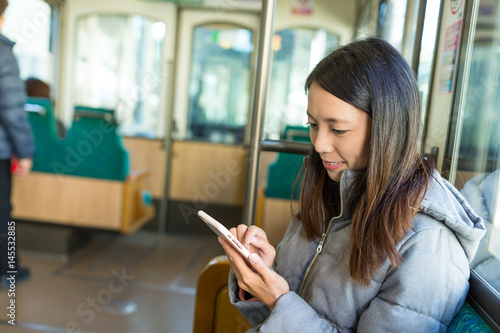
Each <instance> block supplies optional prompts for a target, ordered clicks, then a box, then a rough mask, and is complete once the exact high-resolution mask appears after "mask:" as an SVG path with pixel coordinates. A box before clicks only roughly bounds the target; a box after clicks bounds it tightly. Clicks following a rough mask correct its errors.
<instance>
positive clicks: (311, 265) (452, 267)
mask: <svg viewBox="0 0 500 333" xmlns="http://www.w3.org/2000/svg"><path fill="white" fill-rule="evenodd" d="M355 172H356V171H351V170H347V171H345V172H344V173H343V175H342V179H341V195H342V212H341V215H340V216H339V217H336V218H333V219H332V220H331V221H330V226H329V228H328V230H327V236H326V238H325V240H324V244H323V248H322V250H321V251H320V253H317V251H316V249H317V246H318V240H316V241H309V240H308V239H307V238H306V236H305V233H304V230H303V228H302V224H301V223H300V221H297V220H296V219H294V220H292V222H291V223H290V225H289V227H288V230H287V232H286V234H285V236H284V238H283V240H282V241H281V243H280V244H279V245H278V247H277V249H276V250H277V253H276V258H275V261H274V266H273V269H274V270H275V271H276V272H278V273H279V274H280V275H281V276H283V278H285V280H287V282H288V284H289V286H290V291H289V292H287V293H286V294H284V295H282V296H281V297H280V298H279V299H278V301H277V302H276V305H275V307H274V309H273V311H269V309H268V308H267V307H266V306H265V305H263V304H262V303H261V302H258V301H247V302H241V301H239V300H238V298H237V288H238V286H237V282H236V279H235V276H234V273H231V274H230V277H229V288H230V292H229V293H230V297H231V301H232V302H233V304H235V305H236V307H237V308H238V310H240V312H241V313H242V314H243V315H244V316H245V317H246V318H247V319H248V320H249V322H250V323H251V324H252V325H255V326H256V327H254V328H253V329H251V331H252V332H253V331H256V332H270V333H271V332H272V333H279V332H286V333H293V332H301V333H309V332H310V333H313V332H314V333H320V332H321V333H326V332H332V333H333V332H353V331H357V332H383V333H387V332H412V333H415V332H422V333H423V332H425V333H429V332H446V329H447V326H448V324H449V323H450V321H451V320H452V318H453V317H454V315H455V314H456V313H457V312H458V311H459V309H460V307H461V306H462V304H463V302H464V300H465V296H466V293H467V290H468V287H469V284H468V279H469V273H470V272H469V263H470V261H471V260H472V258H473V257H474V255H475V253H476V250H477V247H478V244H479V240H480V239H481V237H482V236H483V235H484V233H485V227H484V224H483V221H482V219H481V218H480V217H479V216H477V215H476V214H475V213H474V212H473V211H472V209H471V208H470V206H469V205H468V203H467V202H466V201H465V200H464V198H463V197H462V196H461V195H460V193H459V192H458V191H457V190H456V189H455V188H454V187H453V186H452V185H451V184H450V183H448V182H447V181H446V180H444V179H443V178H441V176H440V175H439V174H438V173H437V172H434V174H433V177H431V181H430V183H429V189H428V191H427V194H426V196H425V198H424V200H423V202H422V204H421V206H420V210H419V212H418V213H417V214H416V216H415V218H414V220H413V228H412V229H411V230H410V231H409V232H408V233H407V234H406V235H405V237H404V238H403V239H402V240H401V241H400V242H399V243H398V245H397V249H398V251H399V253H400V254H401V256H402V257H403V258H404V259H403V261H402V262H401V263H400V264H399V266H398V267H396V268H394V267H392V266H391V265H390V263H389V262H388V260H387V262H386V263H385V264H384V265H383V266H382V267H381V268H380V269H379V271H378V273H377V274H375V275H374V276H373V277H372V281H371V284H370V285H369V286H368V287H361V286H359V285H358V284H356V283H355V282H354V281H353V280H352V278H351V276H350V275H349V249H350V234H351V227H350V226H351V219H350V216H349V213H348V212H347V209H345V207H346V203H348V201H349V197H348V192H347V189H348V188H349V187H350V185H351V184H352V181H353V175H354V173H355Z"/></svg>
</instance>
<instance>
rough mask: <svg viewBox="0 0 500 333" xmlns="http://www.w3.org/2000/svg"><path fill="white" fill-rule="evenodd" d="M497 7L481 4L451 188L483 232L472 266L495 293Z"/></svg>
mask: <svg viewBox="0 0 500 333" xmlns="http://www.w3.org/2000/svg"><path fill="white" fill-rule="evenodd" d="M499 22H500V6H499V4H498V2H492V1H484V0H481V2H480V9H479V16H478V20H477V26H476V34H475V39H474V46H473V51H472V61H471V68H470V75H469V78H468V89H467V95H466V102H465V109H464V116H463V121H462V124H461V125H462V127H461V136H460V142H459V158H458V167H457V169H458V171H457V174H456V180H457V181H456V184H455V185H456V186H457V187H458V188H462V184H463V188H462V189H461V192H462V193H463V194H464V196H465V197H466V199H467V201H468V202H469V203H470V204H471V206H472V208H473V209H474V210H475V211H476V212H477V213H478V214H479V215H480V216H481V217H482V218H483V219H484V221H485V224H486V227H487V229H488V230H487V234H486V235H485V237H484V238H483V239H482V241H481V244H480V247H479V250H478V253H477V255H476V257H475V258H474V261H473V262H472V263H471V267H472V268H473V269H474V270H476V271H477V272H478V273H479V274H480V275H481V276H482V277H483V278H484V279H485V280H486V281H487V282H488V283H490V284H491V285H492V286H493V287H494V288H496V290H497V291H498V290H500V260H499V257H500V180H499V173H500V131H499V129H500V116H499V113H498V110H499V109H500V85H499V82H500V61H499V60H500V38H499V36H500V23H499Z"/></svg>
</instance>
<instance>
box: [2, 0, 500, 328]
mask: <svg viewBox="0 0 500 333" xmlns="http://www.w3.org/2000/svg"><path fill="white" fill-rule="evenodd" d="M1 32H2V34H4V35H5V36H7V37H8V38H9V39H11V40H13V41H15V42H16V46H15V48H14V53H15V55H16V58H17V60H18V63H19V67H20V76H21V78H22V79H23V80H24V81H25V82H26V89H27V94H28V97H27V100H26V104H25V111H26V112H27V114H28V118H29V121H30V124H31V127H32V130H33V134H34V138H35V144H36V152H35V155H34V157H33V169H32V172H31V174H30V175H29V176H28V177H26V178H25V179H14V180H13V189H12V198H11V201H12V207H13V210H12V219H13V221H14V222H15V237H16V246H17V248H18V257H19V260H20V265H21V266H23V267H27V268H29V271H30V277H29V278H28V279H26V280H25V281H19V282H18V283H16V286H15V290H14V293H9V292H8V291H9V288H8V285H7V286H2V289H0V305H1V306H0V308H2V309H4V310H3V312H4V314H0V331H1V332H19V333H21V332H22V333H24V332H30V333H36V332H51V333H62V332H82V333H107V332H123V333H128V332H130V333H132V332H144V333H147V332H169V333H170V332H171V333H185V332H243V331H244V330H245V329H246V328H248V323H247V322H245V321H244V320H243V319H242V318H239V317H237V314H235V315H234V316H233V315H231V316H229V315H226V316H224V314H222V315H221V314H220V312H219V313H217V312H216V311H214V309H213V308H215V307H216V305H217V304H218V303H220V302H222V303H224V300H227V297H226V298H224V299H223V300H219V299H217V300H216V301H213V302H212V303H210V302H209V303H202V301H203V300H202V299H201V298H202V296H199V295H201V292H203V291H204V290H206V289H210V288H211V286H212V285H213V286H214V287H215V286H216V285H218V283H221V285H223V284H224V283H225V281H224V279H225V278H226V277H227V271H226V270H227V269H228V264H227V260H226V262H225V263H224V260H225V258H224V257H221V256H222V255H223V253H224V252H223V250H222V248H221V247H220V244H219V243H218V242H217V239H216V236H215V235H214V233H213V232H212V231H211V230H210V229H209V228H208V227H207V226H206V225H205V224H204V223H203V222H202V221H201V220H200V219H199V217H198V216H197V211H198V210H204V211H206V212H208V213H209V214H211V215H212V216H213V217H215V218H217V219H218V220H219V221H220V222H221V223H222V224H224V225H225V226H226V227H228V228H229V227H233V226H236V225H238V224H240V223H246V224H255V225H258V226H260V227H261V228H263V229H264V230H265V231H266V233H267V234H268V238H269V240H270V242H271V243H272V244H273V245H275V246H276V245H277V244H278V243H279V241H280V240H281V238H282V236H283V234H284V232H285V230H286V227H287V225H288V223H289V221H290V219H291V217H292V212H293V211H294V210H295V209H296V207H297V206H296V205H297V191H296V187H295V186H294V185H295V178H296V177H297V174H298V171H299V169H300V167H301V166H302V163H303V158H304V155H305V154H306V153H307V151H308V150H309V149H310V147H311V144H310V139H309V129H308V127H307V125H306V122H307V117H306V113H305V110H306V105H307V96H306V94H305V92H304V83H305V78H306V77H307V74H308V73H309V72H310V71H311V69H312V68H314V66H315V65H316V64H317V63H318V61H319V60H320V59H321V58H322V57H323V56H324V55H325V54H327V53H328V52H329V51H331V50H334V49H335V48H337V47H339V46H341V45H343V44H346V43H348V42H350V41H352V40H354V39H357V38H363V37H367V36H378V37H380V38H383V39H385V40H387V41H388V42H390V43H391V44H392V45H393V46H394V47H395V48H397V49H398V50H399V51H400V52H401V54H402V55H403V56H404V58H405V59H406V60H407V61H408V63H409V64H410V65H411V67H412V69H413V70H414V71H415V74H416V77H417V81H418V84H419V89H420V95H421V100H422V106H423V110H424V112H423V115H422V119H421V121H422V129H423V130H422V133H421V148H422V150H423V151H424V152H425V153H427V154H429V155H431V156H432V157H433V159H434V160H435V162H436V168H437V170H438V171H439V172H440V173H441V174H442V175H444V176H445V177H446V178H447V179H448V180H449V181H450V182H451V183H452V184H453V185H454V186H455V187H456V188H457V189H458V190H459V191H461V193H462V194H463V195H464V196H465V197H466V199H467V200H468V201H469V203H470V204H471V206H472V207H473V208H474V210H475V211H476V212H477V213H478V214H479V215H480V216H481V217H482V218H483V219H484V221H485V224H486V227H487V234H486V236H485V237H484V238H483V240H482V241H481V245H480V248H479V251H478V254H477V255H476V258H475V260H474V261H473V262H472V263H471V272H472V275H471V287H470V291H469V294H468V297H467V304H470V306H471V309H473V310H472V312H473V313H474V315H475V316H476V317H475V318H477V322H481V325H483V326H482V327H484V330H482V331H480V332H488V331H493V332H500V293H499V292H500V177H499V170H500V136H499V135H500V134H499V133H500V131H499V129H500V113H499V110H500V84H499V82H500V1H498V0H441V1H427V0H356V1H340V0H100V1H97V0H11V1H10V2H9V6H8V7H7V11H6V19H5V23H4V25H3V27H2V31H1ZM495 128H496V130H495ZM209 263H212V265H215V266H216V265H218V264H220V263H222V266H221V267H222V268H221V269H222V270H220V271H215V272H216V273H215V278H214V280H210V281H218V282H203V281H201V278H202V277H203V276H205V275H204V274H205V273H204V272H208V271H207V269H208V267H209V266H207V265H208V264H209ZM219 268H220V267H219ZM217 272H218V273H217ZM220 272H222V273H220ZM224 274H226V275H224ZM221 276H222V277H223V278H222V280H221ZM221 281H222V282H221ZM4 282H5V281H4ZM203 283H205V284H203ZM198 286H202V287H198ZM221 290H222V289H221ZM225 295H226V296H227V291H226V294H225ZM217 297H222V296H220V295H219V296H217ZM13 301H14V302H13ZM226 303H227V302H226ZM11 304H15V311H13V312H12V311H11V310H9V308H8V307H9V306H10V305H11ZM207 304H208V305H207ZM225 306H226V307H228V305H227V304H226V305H225ZM228 311H235V310H234V309H229V310H228ZM12 313H14V315H13V316H12ZM232 313H233V312H231V314H232ZM9 314H10V316H9ZM208 317H210V318H208ZM212 317H213V318H212ZM227 317H232V318H233V322H232V323H231V324H228V323H227V320H228V318H227ZM200 318H201V319H200ZM214 318H215V319H214ZM13 323H15V325H13ZM207 325H208V327H209V328H207ZM231 325H232V326H231ZM457 332H458V330H457ZM476 332H477V331H476Z"/></svg>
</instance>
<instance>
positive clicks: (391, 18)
mask: <svg viewBox="0 0 500 333" xmlns="http://www.w3.org/2000/svg"><path fill="white" fill-rule="evenodd" d="M406 2H407V1H406V0H390V1H388V0H382V1H380V6H379V20H378V22H377V23H378V24H377V36H379V37H381V38H383V39H385V40H386V41H388V42H389V43H391V44H392V45H393V46H394V47H395V48H397V49H398V50H401V49H402V42H403V33H404V25H405V14H406Z"/></svg>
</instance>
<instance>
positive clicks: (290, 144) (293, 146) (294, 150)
mask: <svg viewBox="0 0 500 333" xmlns="http://www.w3.org/2000/svg"><path fill="white" fill-rule="evenodd" d="M260 146H261V150H262V151H274V152H278V153H289V154H298V155H306V154H308V153H309V152H310V151H311V147H312V145H311V144H310V143H309V142H297V141H286V140H267V139H264V140H262V141H261V144H260Z"/></svg>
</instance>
